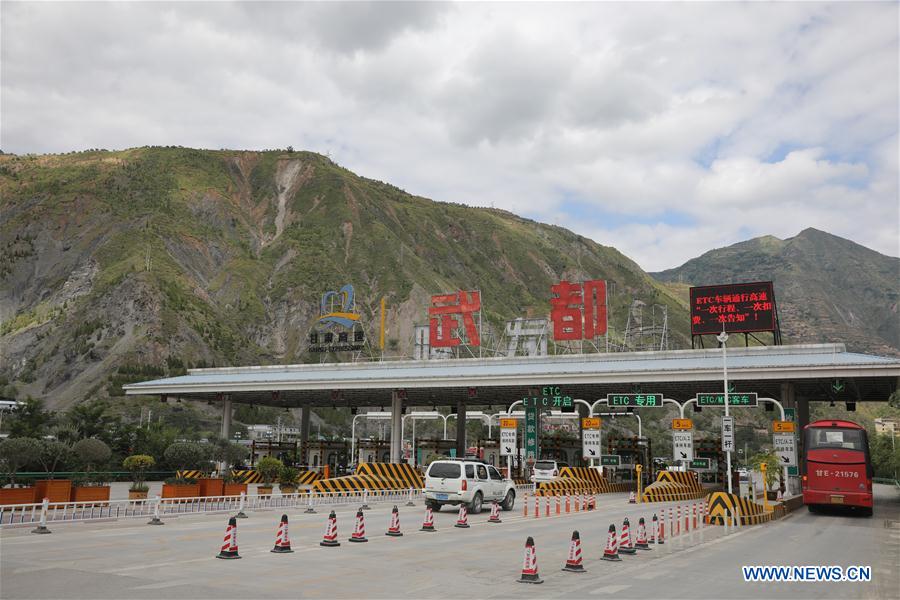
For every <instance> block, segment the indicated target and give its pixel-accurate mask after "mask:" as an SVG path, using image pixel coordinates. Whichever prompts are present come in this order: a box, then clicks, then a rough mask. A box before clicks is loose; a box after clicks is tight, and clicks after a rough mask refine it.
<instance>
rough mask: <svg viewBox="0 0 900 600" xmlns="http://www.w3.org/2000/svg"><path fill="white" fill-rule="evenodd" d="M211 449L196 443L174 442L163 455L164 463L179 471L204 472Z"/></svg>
mask: <svg viewBox="0 0 900 600" xmlns="http://www.w3.org/2000/svg"><path fill="white" fill-rule="evenodd" d="M210 454H211V449H210V447H209V446H207V445H205V444H198V443H197V442H175V443H174V444H172V445H171V446H169V447H168V448H166V451H165V452H164V453H163V456H165V458H166V462H167V463H169V465H171V466H172V467H174V468H176V469H178V470H180V471H188V470H192V469H199V470H205V469H206V468H208V466H209V459H210Z"/></svg>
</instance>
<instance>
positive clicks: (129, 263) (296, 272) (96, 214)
mask: <svg viewBox="0 0 900 600" xmlns="http://www.w3.org/2000/svg"><path fill="white" fill-rule="evenodd" d="M0 196H2V204H0V209H2V217H3V218H2V224H0V322H2V325H0V347H2V362H0V378H2V379H4V380H5V382H8V383H10V384H11V385H13V386H14V387H15V389H14V390H13V391H12V392H7V393H14V394H16V395H19V396H24V395H26V394H30V395H32V396H35V397H41V398H44V399H45V400H46V401H47V404H48V405H49V406H50V407H53V408H62V407H65V406H68V405H70V404H72V403H75V402H78V401H81V400H84V399H86V398H91V397H97V396H105V395H110V394H112V395H116V394H119V393H121V390H120V386H121V384H122V383H124V382H127V381H133V380H140V379H146V378H149V377H154V376H161V375H171V374H177V373H181V372H183V371H184V369H185V368H186V367H189V366H198V365H200V366H202V365H230V364H275V363H296V362H304V361H316V360H320V358H322V357H320V356H317V355H313V356H311V355H309V354H308V353H307V350H306V341H307V334H308V332H309V330H310V326H311V324H312V323H313V321H314V319H315V318H316V317H317V316H318V314H319V305H318V304H319V298H320V297H321V295H322V294H323V293H324V292H325V291H328V290H337V289H339V288H340V287H341V286H342V285H344V284H346V283H352V284H353V285H354V286H355V289H356V297H357V305H358V308H359V309H360V312H361V313H362V319H363V321H364V323H365V327H366V329H367V332H368V337H369V339H370V340H373V341H374V340H377V327H378V315H379V308H378V307H379V303H380V299H381V297H382V296H384V297H386V298H387V303H388V308H389V311H388V323H387V331H388V333H387V338H388V343H387V354H388V355H395V356H400V355H404V354H405V355H410V354H411V347H412V337H413V335H412V333H413V326H414V324H415V323H425V321H426V319H425V311H426V308H427V305H428V301H429V296H430V294H434V293H446V292H451V291H455V290H456V289H480V290H481V292H482V303H483V306H484V316H485V319H486V321H487V322H489V323H491V324H492V325H493V326H494V328H495V329H496V330H497V331H498V332H499V331H501V330H502V322H503V321H504V320H505V319H508V318H513V317H518V316H543V315H546V314H547V312H548V310H549V297H550V286H551V285H552V284H553V283H555V282H557V281H559V280H560V279H570V280H574V281H578V280H583V279H594V278H601V279H607V280H609V281H610V282H611V289H612V293H611V295H610V305H611V315H610V322H611V325H612V327H613V330H614V332H617V333H616V335H618V336H621V334H622V331H623V330H624V324H625V319H626V317H627V307H628V306H629V305H630V303H631V301H632V300H633V299H640V300H643V301H645V302H647V303H648V304H651V303H657V304H665V305H667V306H668V307H669V322H670V323H671V324H672V327H673V329H674V330H673V331H672V332H671V334H670V339H671V344H672V345H673V346H674V347H680V346H684V345H685V344H687V343H688V342H687V336H686V335H685V334H686V328H685V327H682V326H681V325H682V324H684V325H685V326H686V324H687V312H686V306H685V303H684V301H683V300H682V299H680V298H679V297H677V295H676V294H674V293H672V292H670V291H669V290H668V289H666V287H665V286H664V285H662V284H660V283H658V282H656V281H655V280H654V279H652V278H651V277H650V276H648V275H647V274H646V273H644V272H643V271H642V270H641V269H640V267H638V266H637V265H636V264H635V263H634V262H632V261H631V260H629V259H628V258H626V257H625V256H623V255H622V254H621V253H619V252H618V251H617V250H615V249H614V248H610V247H605V246H601V245H599V244H597V243H595V242H593V241H591V240H589V239H586V238H583V237H581V236H578V235H575V234H574V233H572V232H570V231H567V230H565V229H562V228H559V227H553V226H549V225H544V224H541V223H536V222H533V221H530V220H527V219H523V218H520V217H517V216H515V215H513V214H510V213H507V212H503V211H498V210H489V209H476V208H469V207H466V206H462V205H456V204H446V203H437V202H433V201H430V200H427V199H424V198H419V197H415V196H412V195H410V194H407V193H405V192H404V191H402V190H400V189H398V188H396V187H394V186H391V185H389V184H386V183H382V182H378V181H372V180H368V179H365V178H362V177H359V176H357V175H355V174H353V173H351V172H349V171H347V170H346V169H343V168H341V167H340V166H338V165H336V164H334V163H333V162H332V161H330V160H329V159H328V158H326V157H323V156H321V155H317V154H313V153H308V152H293V151H266V152H241V151H207V150H193V149H186V148H175V147H171V148H161V147H145V148H135V149H130V150H125V151H117V152H107V151H89V152H79V153H69V154H66V155H47V156H33V155H27V156H14V155H2V156H0ZM370 351H372V352H374V351H375V350H374V349H371V350H370ZM327 358H328V359H329V360H334V359H336V357H334V356H328V357H327ZM7 389H9V388H7Z"/></svg>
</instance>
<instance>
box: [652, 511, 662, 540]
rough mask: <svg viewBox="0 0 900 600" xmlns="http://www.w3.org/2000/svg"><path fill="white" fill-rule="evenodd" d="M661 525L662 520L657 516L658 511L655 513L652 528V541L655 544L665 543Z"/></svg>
mask: <svg viewBox="0 0 900 600" xmlns="http://www.w3.org/2000/svg"><path fill="white" fill-rule="evenodd" d="M660 525H662V522H661V521H660V520H659V519H658V518H657V517H656V513H653V522H652V524H651V528H650V533H651V537H650V542H651V543H653V544H663V543H664V542H663V533H662V529H660Z"/></svg>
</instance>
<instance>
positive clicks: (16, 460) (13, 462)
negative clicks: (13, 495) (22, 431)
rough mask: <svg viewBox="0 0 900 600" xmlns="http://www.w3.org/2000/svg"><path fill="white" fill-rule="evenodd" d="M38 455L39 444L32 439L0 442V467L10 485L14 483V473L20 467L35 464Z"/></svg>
mask: <svg viewBox="0 0 900 600" xmlns="http://www.w3.org/2000/svg"><path fill="white" fill-rule="evenodd" d="M40 453H41V446H40V444H38V441H37V440H35V439H32V438H27V437H21V438H6V439H5V440H3V441H2V442H0V465H2V467H3V471H4V472H5V473H6V475H7V478H8V479H9V483H10V484H11V485H15V483H16V473H18V472H19V470H20V469H21V468H22V467H24V466H26V465H28V464H31V463H33V462H36V461H37V460H38V457H39V456H40Z"/></svg>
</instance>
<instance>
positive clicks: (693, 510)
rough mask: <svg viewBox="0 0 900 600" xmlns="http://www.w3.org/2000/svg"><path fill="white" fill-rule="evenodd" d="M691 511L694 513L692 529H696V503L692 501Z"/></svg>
mask: <svg viewBox="0 0 900 600" xmlns="http://www.w3.org/2000/svg"><path fill="white" fill-rule="evenodd" d="M692 512H693V513H694V529H697V503H696V502H694V504H693V508H692Z"/></svg>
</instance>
